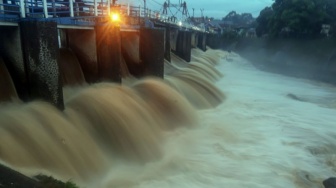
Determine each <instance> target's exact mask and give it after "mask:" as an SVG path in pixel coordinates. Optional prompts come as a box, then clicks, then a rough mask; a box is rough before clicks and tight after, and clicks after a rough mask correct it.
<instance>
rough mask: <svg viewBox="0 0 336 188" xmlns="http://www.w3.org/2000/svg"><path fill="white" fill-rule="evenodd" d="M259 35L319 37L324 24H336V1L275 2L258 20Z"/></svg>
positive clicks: (282, 0)
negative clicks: (284, 34) (285, 34)
mask: <svg viewBox="0 0 336 188" xmlns="http://www.w3.org/2000/svg"><path fill="white" fill-rule="evenodd" d="M257 22H258V26H257V35H258V36H262V35H264V34H269V35H270V36H273V37H278V36H280V35H282V34H283V33H287V34H289V35H291V36H292V37H298V36H307V37H317V36H318V35H319V34H320V31H321V26H322V24H333V23H335V22H336V1H335V0H275V1H274V3H273V4H272V7H266V8H265V9H263V10H262V11H261V12H260V15H259V17H258V18H257Z"/></svg>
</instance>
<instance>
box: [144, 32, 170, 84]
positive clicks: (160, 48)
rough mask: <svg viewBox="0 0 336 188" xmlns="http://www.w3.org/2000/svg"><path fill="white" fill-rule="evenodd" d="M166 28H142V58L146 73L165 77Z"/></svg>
mask: <svg viewBox="0 0 336 188" xmlns="http://www.w3.org/2000/svg"><path fill="white" fill-rule="evenodd" d="M164 49H165V30H164V29H160V28H155V29H152V28H141V30H140V59H141V62H142V64H143V65H144V67H145V72H144V75H150V76H157V77H160V78H163V74H164V72H163V71H164V69H163V67H164V53H165V50H164Z"/></svg>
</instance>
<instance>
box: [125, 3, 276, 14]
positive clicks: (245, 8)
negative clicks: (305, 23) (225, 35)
mask: <svg viewBox="0 0 336 188" xmlns="http://www.w3.org/2000/svg"><path fill="white" fill-rule="evenodd" d="M127 1H129V2H133V4H134V5H136V6H139V5H141V6H143V5H144V1H143V0H119V2H120V3H122V2H127ZM146 2H147V6H148V7H149V8H151V9H155V10H160V9H161V10H162V5H163V3H164V2H165V0H146ZM170 2H171V3H174V4H176V3H178V2H179V0H170ZM186 2H187V7H188V10H189V14H190V15H191V16H192V8H194V9H195V17H198V16H201V11H200V9H202V8H203V9H204V11H203V14H204V16H208V17H214V18H222V17H224V16H226V15H227V14H228V13H229V12H230V11H232V10H235V11H236V12H237V13H245V12H246V13H252V15H253V16H254V17H257V16H258V15H259V12H260V11H261V10H262V9H263V8H265V7H266V6H271V5H272V3H273V0H186ZM171 11H172V12H173V13H174V12H176V9H174V8H171Z"/></svg>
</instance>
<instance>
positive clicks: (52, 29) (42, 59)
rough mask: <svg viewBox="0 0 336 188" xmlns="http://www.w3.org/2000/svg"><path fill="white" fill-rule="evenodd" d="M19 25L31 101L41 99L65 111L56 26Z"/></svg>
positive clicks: (48, 24)
mask: <svg viewBox="0 0 336 188" xmlns="http://www.w3.org/2000/svg"><path fill="white" fill-rule="evenodd" d="M19 26H20V31H21V40H22V51H23V59H24V64H25V68H26V75H27V80H28V87H29V94H30V99H43V100H45V101H47V102H50V103H52V104H54V105H55V106H57V107H58V108H59V109H64V103H63V91H62V85H61V77H60V72H59V67H58V64H57V60H58V58H59V51H58V36H57V23H56V22H49V21H30V20H29V21H28V20H24V21H20V23H19Z"/></svg>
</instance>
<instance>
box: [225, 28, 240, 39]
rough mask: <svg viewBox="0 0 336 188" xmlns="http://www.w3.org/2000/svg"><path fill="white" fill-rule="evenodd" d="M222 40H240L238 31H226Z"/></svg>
mask: <svg viewBox="0 0 336 188" xmlns="http://www.w3.org/2000/svg"><path fill="white" fill-rule="evenodd" d="M222 38H223V39H233V40H234V39H237V38H238V33H237V32H236V31H233V30H228V31H224V32H223V34H222Z"/></svg>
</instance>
